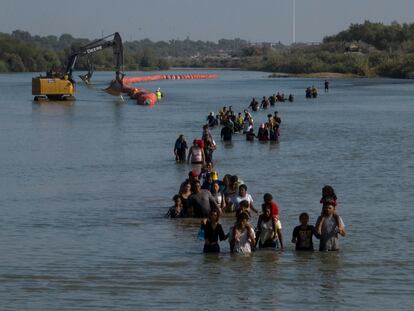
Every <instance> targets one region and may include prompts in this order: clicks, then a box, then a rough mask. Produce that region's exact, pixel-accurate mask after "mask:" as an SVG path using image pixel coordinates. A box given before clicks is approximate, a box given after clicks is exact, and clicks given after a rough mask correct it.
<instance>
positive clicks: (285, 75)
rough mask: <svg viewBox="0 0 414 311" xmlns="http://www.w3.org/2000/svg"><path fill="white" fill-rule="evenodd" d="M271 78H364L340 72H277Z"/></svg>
mask: <svg viewBox="0 0 414 311" xmlns="http://www.w3.org/2000/svg"><path fill="white" fill-rule="evenodd" d="M268 77H269V78H315V79H354V78H364V77H362V76H358V75H355V74H351V73H338V72H314V73H300V74H293V73H281V72H275V73H272V74H270V75H269V76H268Z"/></svg>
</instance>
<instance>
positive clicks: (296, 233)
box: [292, 213, 320, 251]
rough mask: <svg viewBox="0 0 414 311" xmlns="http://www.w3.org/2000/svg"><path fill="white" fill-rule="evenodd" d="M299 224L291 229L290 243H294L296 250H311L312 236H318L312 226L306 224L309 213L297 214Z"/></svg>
mask: <svg viewBox="0 0 414 311" xmlns="http://www.w3.org/2000/svg"><path fill="white" fill-rule="evenodd" d="M299 221H300V225H299V226H296V227H295V229H293V234H292V243H295V244H296V250H297V251H313V241H312V237H313V236H316V237H317V238H319V237H320V236H319V234H318V233H317V232H316V229H315V227H314V226H311V225H308V223H309V215H308V214H307V213H302V214H300V216H299Z"/></svg>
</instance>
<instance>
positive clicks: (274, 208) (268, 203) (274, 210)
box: [262, 193, 279, 221]
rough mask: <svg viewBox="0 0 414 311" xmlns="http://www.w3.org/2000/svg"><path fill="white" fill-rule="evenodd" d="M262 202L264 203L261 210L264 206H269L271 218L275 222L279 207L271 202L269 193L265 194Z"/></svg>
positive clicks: (277, 217)
mask: <svg viewBox="0 0 414 311" xmlns="http://www.w3.org/2000/svg"><path fill="white" fill-rule="evenodd" d="M263 201H264V203H263V204H262V210H264V208H265V207H266V206H269V207H270V208H271V213H272V216H273V218H275V220H276V221H277V220H279V206H278V205H277V203H276V202H274V201H273V196H272V195H271V194H270V193H265V194H264V196H263Z"/></svg>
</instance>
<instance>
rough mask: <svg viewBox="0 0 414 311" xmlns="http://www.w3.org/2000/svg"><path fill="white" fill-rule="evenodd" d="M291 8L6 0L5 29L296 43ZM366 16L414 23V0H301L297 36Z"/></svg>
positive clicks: (274, 0) (1, 24) (281, 2)
mask: <svg viewBox="0 0 414 311" xmlns="http://www.w3.org/2000/svg"><path fill="white" fill-rule="evenodd" d="M292 12H293V0H203V1H201V0H65V1H63V0H0V32H6V33H11V32H12V31H13V30H16V29H20V30H25V31H29V32H30V33H31V34H32V35H41V36H45V35H56V36H60V35H61V34H63V33H69V34H71V35H73V36H74V37H78V38H89V39H95V38H98V37H101V35H102V33H103V34H111V33H113V32H116V31H117V32H119V33H120V34H121V36H122V38H123V41H131V40H141V39H145V38H148V39H150V40H152V41H159V40H164V41H168V40H170V39H185V38H186V37H187V36H189V37H190V39H192V40H203V41H206V40H210V41H215V42H216V41H217V40H219V39H222V38H225V39H234V38H237V37H239V38H241V39H245V40H249V41H252V42H262V41H267V42H278V41H281V42H282V43H284V44H290V43H292V38H293V30H292V29H293V27H292V15H293V14H292ZM365 20H370V21H372V22H382V23H385V24H390V23H391V22H392V21H397V22H399V23H413V22H414V0H296V42H319V41H321V40H322V39H323V37H324V36H326V35H333V34H336V33H337V32H339V31H341V30H345V29H347V28H348V27H349V25H350V24H351V23H363V22H364V21H365Z"/></svg>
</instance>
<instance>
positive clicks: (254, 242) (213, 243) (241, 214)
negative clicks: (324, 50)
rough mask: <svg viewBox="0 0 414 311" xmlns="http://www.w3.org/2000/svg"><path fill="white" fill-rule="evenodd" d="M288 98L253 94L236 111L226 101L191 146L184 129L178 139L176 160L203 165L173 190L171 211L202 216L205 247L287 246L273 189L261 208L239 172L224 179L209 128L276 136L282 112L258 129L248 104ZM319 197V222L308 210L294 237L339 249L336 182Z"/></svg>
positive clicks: (299, 243) (308, 246)
mask: <svg viewBox="0 0 414 311" xmlns="http://www.w3.org/2000/svg"><path fill="white" fill-rule="evenodd" d="M327 88H329V82H328V84H327V81H325V91H327ZM310 89H311V90H312V89H313V88H310ZM315 90H316V88H315ZM272 97H273V96H271V98H272ZM283 98H284V95H283V94H280V93H277V95H275V94H274V99H271V100H269V99H267V98H266V97H265V96H264V97H263V100H262V103H261V105H259V107H258V108H257V109H256V108H255V107H256V105H257V101H256V100H255V98H253V99H252V101H251V102H250V105H249V106H248V107H247V108H246V109H245V110H244V111H243V113H242V112H238V113H235V112H234V111H233V110H232V106H229V107H226V106H225V107H223V108H222V109H221V110H220V111H219V112H218V114H216V115H214V113H213V112H211V113H210V114H209V115H208V116H207V119H206V124H205V125H204V126H203V132H202V137H201V139H194V140H193V144H192V146H190V147H189V146H188V145H187V142H186V139H185V137H184V135H180V136H179V137H178V139H177V140H176V142H175V145H174V155H175V159H176V161H177V162H181V163H185V162H188V163H191V164H194V165H200V167H199V168H200V170H199V171H198V170H196V169H193V170H191V171H190V172H189V174H188V177H187V178H186V179H185V180H184V181H183V182H182V184H181V185H180V187H179V191H178V193H177V194H176V195H174V197H173V201H174V206H172V207H171V208H170V209H169V210H168V212H167V214H166V217H169V218H184V217H194V218H201V219H202V221H201V226H200V230H199V239H200V240H203V241H204V249H203V251H204V252H205V253H217V252H220V246H219V242H220V241H224V240H228V241H229V245H230V251H231V252H235V253H250V252H252V251H254V250H256V249H262V248H268V249H269V248H270V249H281V250H283V249H284V248H285V244H284V240H283V233H282V223H281V217H280V210H279V206H278V204H277V203H276V201H275V200H274V199H273V196H272V194H270V193H266V194H264V196H263V202H262V203H261V209H260V211H259V210H258V209H257V208H256V207H255V203H254V200H253V198H252V195H251V194H250V193H249V192H248V187H247V185H246V184H245V183H244V182H243V181H242V180H241V179H240V178H239V177H238V176H237V175H230V174H226V175H224V176H223V178H222V179H219V174H218V172H217V170H216V169H215V168H214V165H213V152H214V150H215V149H216V148H217V144H216V142H215V140H214V138H213V135H212V134H211V131H210V129H211V128H214V127H216V126H219V125H221V126H222V129H221V132H220V137H221V140H222V141H224V142H228V141H231V140H232V135H233V134H234V133H241V134H244V135H245V136H246V140H248V141H252V140H254V139H255V138H257V139H258V140H259V141H276V142H277V141H278V140H279V136H280V125H281V123H282V120H281V118H280V116H279V114H278V112H277V111H275V112H274V113H273V114H268V115H267V121H266V122H264V123H261V124H260V126H259V129H258V132H257V134H255V133H254V121H253V117H252V114H251V113H250V111H249V109H250V110H251V111H252V112H254V111H257V110H258V109H259V108H261V109H268V108H269V107H270V106H274V104H275V103H276V102H277V101H280V102H281V101H283V100H282V99H283ZM290 98H291V100H290ZM289 100H290V101H293V95H289ZM272 103H273V104H272ZM187 149H188V154H187ZM320 203H321V204H322V211H321V214H320V215H319V217H318V219H317V221H316V224H315V226H312V225H309V215H308V214H307V213H305V212H304V213H301V214H300V215H299V222H300V224H299V225H298V226H296V227H295V228H294V230H293V232H292V243H295V245H296V250H298V251H299V250H303V251H313V250H314V247H313V237H315V238H317V239H319V250H320V251H336V250H339V239H338V235H342V236H345V235H346V232H345V225H344V222H343V220H342V218H341V217H340V216H339V215H338V213H337V197H336V194H335V191H334V189H333V187H332V186H329V185H326V186H324V187H323V188H322V197H321V199H320ZM253 213H255V214H258V215H259V216H258V221H257V224H256V225H255V227H253V225H252V224H251V223H250V221H251V219H252V214H253ZM233 214H234V215H235V219H234V225H233V226H231V228H229V230H228V231H225V230H224V229H223V227H222V225H221V224H220V217H222V216H223V215H233ZM230 217H232V216H230Z"/></svg>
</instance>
